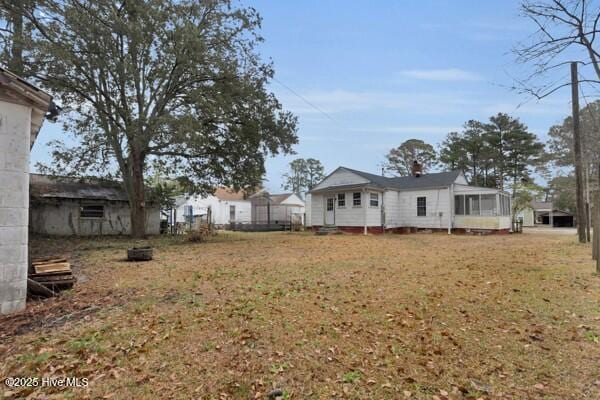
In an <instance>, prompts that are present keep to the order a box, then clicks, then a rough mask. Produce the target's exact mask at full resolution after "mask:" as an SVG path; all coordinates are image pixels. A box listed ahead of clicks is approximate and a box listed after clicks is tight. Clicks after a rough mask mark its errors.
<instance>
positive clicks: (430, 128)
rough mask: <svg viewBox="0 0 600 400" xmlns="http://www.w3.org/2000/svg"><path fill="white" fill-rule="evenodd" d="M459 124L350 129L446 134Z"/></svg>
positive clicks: (372, 131)
mask: <svg viewBox="0 0 600 400" xmlns="http://www.w3.org/2000/svg"><path fill="white" fill-rule="evenodd" d="M460 129H461V127H460V126H449V125H446V126H444V125H392V126H380V127H377V126H375V127H368V128H352V129H351V131H353V132H359V133H383V134H388V133H390V134H395V133H402V134H420V133H424V134H431V135H437V134H447V133H448V132H452V131H457V130H460Z"/></svg>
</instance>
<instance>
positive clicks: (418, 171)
mask: <svg viewBox="0 0 600 400" xmlns="http://www.w3.org/2000/svg"><path fill="white" fill-rule="evenodd" d="M411 170H412V176H414V177H415V178H418V177H420V176H421V175H423V166H422V165H421V164H419V162H418V161H417V160H415V161H413V165H412V168H411Z"/></svg>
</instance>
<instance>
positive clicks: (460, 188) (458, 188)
mask: <svg viewBox="0 0 600 400" xmlns="http://www.w3.org/2000/svg"><path fill="white" fill-rule="evenodd" d="M473 192H476V193H481V194H496V193H498V189H494V188H484V187H479V186H468V185H454V194H462V193H473Z"/></svg>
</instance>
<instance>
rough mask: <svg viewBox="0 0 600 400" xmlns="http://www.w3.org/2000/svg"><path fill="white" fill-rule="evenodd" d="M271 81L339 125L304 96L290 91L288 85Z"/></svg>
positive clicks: (276, 80) (292, 90) (275, 79)
mask: <svg viewBox="0 0 600 400" xmlns="http://www.w3.org/2000/svg"><path fill="white" fill-rule="evenodd" d="M273 80H274V81H275V82H277V83H279V84H280V85H281V86H283V87H284V88H286V89H287V90H289V91H290V92H291V93H292V94H293V95H295V96H296V97H298V98H299V99H300V100H302V101H303V102H305V103H306V104H308V105H309V106H310V107H312V108H314V109H315V110H317V111H318V112H319V113H321V114H323V115H324V116H326V117H327V118H329V119H330V120H331V121H333V122H335V123H339V121H338V120H336V119H335V118H333V117H332V116H331V115H329V114H327V113H326V112H325V111H323V110H321V109H320V108H319V107H317V106H316V105H314V104H313V103H311V102H310V101H308V100H307V99H306V98H305V97H304V96H302V95H301V94H300V93H298V92H296V91H295V90H294V89H292V88H291V87H289V86H288V85H286V84H285V83H283V82H281V81H280V80H279V79H277V78H275V77H273Z"/></svg>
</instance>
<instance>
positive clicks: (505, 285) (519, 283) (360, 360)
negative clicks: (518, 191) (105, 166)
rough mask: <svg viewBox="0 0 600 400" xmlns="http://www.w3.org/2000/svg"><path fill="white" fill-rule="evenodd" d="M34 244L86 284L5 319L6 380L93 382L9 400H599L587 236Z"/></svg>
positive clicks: (597, 286) (596, 283)
mask: <svg viewBox="0 0 600 400" xmlns="http://www.w3.org/2000/svg"><path fill="white" fill-rule="evenodd" d="M36 243H37V249H38V253H40V254H41V253H44V252H46V253H47V252H54V253H56V252H57V251H59V250H61V249H62V248H70V249H74V250H71V251H70V254H68V255H70V256H71V257H72V259H74V260H75V264H77V265H79V268H78V269H76V273H77V274H78V275H79V276H82V275H85V276H86V278H87V281H86V282H83V283H79V284H77V286H76V288H75V289H74V290H73V291H72V292H71V293H69V294H66V295H65V296H63V298H61V299H57V300H50V301H47V302H43V303H38V304H34V305H32V306H31V307H30V308H29V311H28V312H27V313H25V314H21V315H17V316H13V317H10V318H4V319H1V320H0V326H2V328H3V331H4V332H5V333H4V337H2V336H1V335H2V334H1V333H0V340H1V342H0V343H1V344H0V359H2V360H3V363H2V364H1V366H0V376H2V377H5V376H39V377H41V376H77V377H88V378H89V379H90V380H91V384H90V385H89V387H88V388H87V389H69V390H59V389H48V388H44V389H41V388H40V389H37V390H32V389H27V390H23V391H20V392H17V393H12V394H11V393H10V391H9V390H8V389H7V388H5V387H0V393H1V391H2V390H4V391H5V392H8V393H5V395H12V396H14V397H18V396H26V395H28V394H33V396H34V398H42V397H43V396H45V395H49V396H51V395H55V396H56V397H57V398H65V397H67V398H68V397H69V396H70V397H71V398H77V399H79V398H85V397H86V396H87V397H89V398H103V397H104V398H115V399H145V398H173V399H189V398H206V399H213V398H214V399H219V398H235V399H238V398H239V399H249V398H265V395H266V393H268V392H269V391H270V390H272V389H273V388H281V389H283V390H284V398H290V399H313V398H314V399H321V398H327V399H331V398H346V399H398V398H400V399H402V398H405V397H408V396H409V397H410V398H418V399H430V400H431V399H435V398H436V397H435V396H437V398H439V399H444V398H450V399H459V398H465V399H479V398H483V399H491V398H506V399H529V398H531V399H598V398H600V376H599V373H598V362H599V361H598V360H600V343H599V341H600V303H599V301H600V278H599V277H598V276H595V275H593V273H592V272H593V264H592V261H591V260H590V259H589V258H590V257H589V254H590V248H589V246H582V245H579V244H577V243H576V242H575V238H574V237H571V236H569V237H567V236H554V235H553V236H549V235H514V236H488V237H473V236H447V235H443V234H435V235H422V234H420V235H389V236H369V237H363V236H349V235H338V236H326V237H321V236H313V235H308V234H289V233H287V234H284V233H262V234H225V235H220V236H218V237H216V238H211V239H210V241H209V242H208V243H200V244H192V243H187V242H180V241H173V240H164V239H154V240H153V241H152V244H153V245H155V246H156V249H155V260H154V261H152V262H148V263H127V262H125V261H122V259H123V256H124V250H123V249H124V248H126V247H127V246H128V245H130V243H129V242H120V241H115V240H109V239H103V240H100V241H97V242H91V241H83V240H76V241H71V242H69V243H65V242H64V241H62V242H61V241H56V240H39V241H37V242H36ZM74 305H75V306H74ZM52 310H59V311H60V313H62V315H55V314H53V313H52ZM86 310H91V311H90V312H86ZM57 318H62V319H59V322H58V323H56V320H57ZM15 323H17V324H20V325H19V327H20V329H17V330H15V329H10V327H11V326H12V325H14V324H15ZM28 323H29V325H28ZM44 324H50V326H49V327H47V328H43V325H44ZM40 326H42V327H40ZM105 396H106V397H105Z"/></svg>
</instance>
